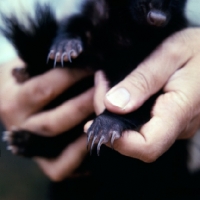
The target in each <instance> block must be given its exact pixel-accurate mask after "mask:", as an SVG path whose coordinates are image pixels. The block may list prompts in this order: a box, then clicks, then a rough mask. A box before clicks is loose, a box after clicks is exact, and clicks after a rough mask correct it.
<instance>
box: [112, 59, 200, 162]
mask: <svg viewBox="0 0 200 200" xmlns="http://www.w3.org/2000/svg"><path fill="white" fill-rule="evenodd" d="M199 61H200V58H199V57H195V58H193V59H192V60H190V62H189V63H188V64H186V66H184V68H182V69H180V70H178V71H177V72H176V73H174V75H173V76H172V77H171V78H170V80H169V82H168V83H167V84H166V86H165V87H164V91H165V92H166V93H165V94H163V95H161V96H159V98H158V99H157V101H156V104H155V106H154V107H153V110H152V118H151V120H150V121H149V122H148V123H146V124H145V125H144V126H143V127H142V128H141V130H140V133H137V132H128V133H125V134H124V136H123V137H122V138H121V139H120V140H118V141H116V143H115V144H114V148H115V149H117V150H118V151H119V152H120V153H122V154H125V155H127V156H131V157H134V158H138V159H141V160H143V161H145V162H152V161H154V160H156V159H157V158H158V157H159V156H160V155H162V154H163V153H164V152H165V151H167V150H168V149H169V148H170V146H171V145H172V144H173V143H174V142H175V140H176V139H177V138H179V137H180V138H184V137H189V136H191V135H192V134H194V132H195V131H196V129H197V128H198V125H199V124H198V122H199V117H198V116H199V112H200V99H199V96H200V91H199V90H198V86H199V84H200V80H199V77H198V74H199V73H200V71H199V68H198V67H197V64H198V63H199ZM193 118H196V120H198V121H193ZM192 122H195V123H196V124H195V126H194V127H193V128H192V129H189V128H191V126H188V124H189V123H192ZM193 125H194V124H193ZM186 131H191V133H190V134H191V135H190V134H188V132H186ZM115 145H116V146H115Z"/></svg>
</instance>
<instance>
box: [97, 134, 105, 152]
mask: <svg viewBox="0 0 200 200" xmlns="http://www.w3.org/2000/svg"><path fill="white" fill-rule="evenodd" d="M104 141H105V138H104V137H101V139H100V141H99V143H98V146H97V155H98V156H99V155H100V148H101V145H102V144H103V143H104Z"/></svg>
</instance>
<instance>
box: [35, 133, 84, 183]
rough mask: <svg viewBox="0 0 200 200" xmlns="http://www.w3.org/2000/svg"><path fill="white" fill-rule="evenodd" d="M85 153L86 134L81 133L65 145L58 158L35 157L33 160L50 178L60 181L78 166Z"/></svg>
mask: <svg viewBox="0 0 200 200" xmlns="http://www.w3.org/2000/svg"><path fill="white" fill-rule="evenodd" d="M86 154H87V148H86V136H85V135H83V136H81V137H80V138H78V139H77V140H76V141H75V142H73V143H71V144H70V145H69V146H67V147H66V149H65V150H64V151H63V152H62V154H61V155H60V156H59V157H58V158H56V159H51V160H50V159H44V158H35V161H36V162H37V164H38V165H39V166H40V168H41V169H42V170H43V172H44V173H45V174H46V175H47V176H48V177H49V178H50V179H52V180H53V181H61V180H63V179H64V178H66V177H68V176H70V175H71V174H72V173H73V171H75V170H76V168H78V167H79V165H80V164H81V162H82V161H83V160H84V158H85V156H86Z"/></svg>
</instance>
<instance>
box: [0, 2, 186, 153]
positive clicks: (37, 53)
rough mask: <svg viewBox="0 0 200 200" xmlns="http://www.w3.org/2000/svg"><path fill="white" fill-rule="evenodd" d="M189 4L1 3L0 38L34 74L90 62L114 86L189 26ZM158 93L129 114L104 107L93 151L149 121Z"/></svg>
mask: <svg viewBox="0 0 200 200" xmlns="http://www.w3.org/2000/svg"><path fill="white" fill-rule="evenodd" d="M8 2H9V1H8ZM185 4H186V0H184V1H183V0H146V1H142V0H124V1H122V0H85V1H84V0H75V1H73V2H72V1H69V0H59V1H57V2H56V3H55V2H54V1H50V0H44V1H36V0H32V1H30V2H29V3H28V4H27V1H25V0H20V1H17V2H15V3H12V4H10V5H8V3H7V1H6V2H5V1H3V2H1V5H0V6H1V32H2V34H1V35H0V37H1V38H0V39H1V40H3V41H4V42H8V41H9V44H10V43H11V47H12V48H14V50H15V52H17V53H18V55H19V56H20V57H21V58H22V59H23V60H24V61H25V63H26V64H27V67H26V71H27V73H28V74H29V75H30V76H35V75H38V74H41V73H43V72H45V71H47V70H48V69H50V68H51V67H56V66H57V65H59V66H60V65H61V66H66V67H76V66H80V67H82V68H88V66H89V67H90V68H91V69H93V70H97V69H102V70H104V72H105V74H106V76H107V78H108V80H109V81H110V86H111V87H112V86H114V85H115V84H117V83H118V82H119V81H121V80H122V79H123V78H124V77H125V76H126V75H128V74H129V73H130V72H131V71H132V70H133V69H134V68H136V66H137V65H138V64H139V63H140V62H141V61H142V60H144V58H146V57H147V56H148V55H149V54H150V53H151V52H152V51H153V50H154V49H155V48H156V47H157V45H158V44H160V43H161V42H162V41H163V40H164V39H165V38H166V37H167V36H169V35H170V34H172V33H174V32H176V31H179V30H181V29H183V28H184V27H186V26H187V21H186V18H185V16H184V8H185ZM29 9H30V10H31V12H30V11H29ZM29 12H30V13H29ZM11 47H10V46H9V48H11ZM7 48H8V47H7ZM15 52H13V54H16V53H15ZM10 54H11V53H10ZM50 60H53V63H52V62H49V61H50ZM46 62H47V64H46ZM13 73H14V74H15V76H16V77H18V80H19V81H20V79H21V78H22V77H23V76H20V74H21V73H22V71H20V70H19V69H15V70H14V72H13ZM22 79H23V78H22ZM21 81H22V80H21ZM84 89H85V88H84ZM79 92H81V90H80V89H79ZM70 94H71V92H68V95H70ZM157 96H158V94H156V95H154V96H153V97H152V98H150V99H149V100H148V101H147V102H146V103H144V105H143V106H142V107H141V108H139V109H138V110H137V111H135V112H132V113H130V114H126V115H117V114H114V113H111V112H109V111H108V110H105V111H104V112H103V113H102V114H101V115H99V116H97V117H96V118H95V120H94V122H93V124H92V125H91V127H90V128H89V130H88V144H89V143H90V141H91V140H92V142H91V150H92V149H93V145H94V144H95V143H97V144H98V145H97V153H98V154H99V151H100V146H101V145H102V144H103V143H107V142H111V144H113V142H114V140H115V139H117V138H119V137H121V134H122V132H123V131H125V130H129V129H136V128H138V127H139V126H140V125H142V124H144V123H145V122H147V121H148V120H149V119H150V111H151V108H152V106H153V104H154V101H155V99H156V97H157ZM70 97H71V96H70ZM70 97H68V98H70ZM65 100H66V97H65ZM19 133H21V131H20V132H18V131H17V132H16V133H14V135H18V136H14V135H13V136H12V137H13V138H15V137H19ZM24 134H25V133H23V134H22V135H24ZM27 134H28V133H27ZM29 135H30V134H29ZM68 135H69V134H68ZM33 137H35V136H33ZM11 145H13V144H11ZM15 145H16V143H15ZM29 146H30V145H29ZM33 146H34V145H33ZM21 151H22V150H21ZM23 151H24V150H23ZM21 153H22V152H21ZM24 154H25V155H26V153H24Z"/></svg>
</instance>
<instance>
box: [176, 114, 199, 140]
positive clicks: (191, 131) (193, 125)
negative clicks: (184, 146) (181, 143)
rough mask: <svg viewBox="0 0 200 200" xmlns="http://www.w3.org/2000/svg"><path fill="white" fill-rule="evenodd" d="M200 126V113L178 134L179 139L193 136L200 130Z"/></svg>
mask: <svg viewBox="0 0 200 200" xmlns="http://www.w3.org/2000/svg"><path fill="white" fill-rule="evenodd" d="M199 127H200V115H199V116H197V117H195V118H194V119H192V121H190V122H189V123H188V124H187V126H186V128H185V129H184V130H183V131H182V132H181V133H180V135H179V136H178V139H189V138H192V137H193V136H194V135H195V134H196V133H197V131H198V130H199Z"/></svg>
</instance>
